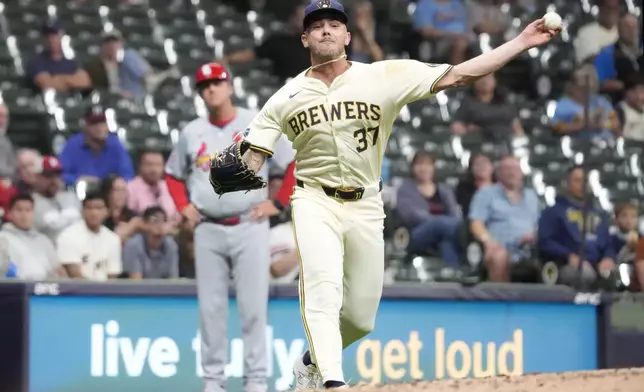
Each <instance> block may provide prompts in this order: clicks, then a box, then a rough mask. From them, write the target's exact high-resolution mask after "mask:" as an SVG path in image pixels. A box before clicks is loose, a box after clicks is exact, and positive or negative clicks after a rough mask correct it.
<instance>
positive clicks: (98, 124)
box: [60, 105, 134, 186]
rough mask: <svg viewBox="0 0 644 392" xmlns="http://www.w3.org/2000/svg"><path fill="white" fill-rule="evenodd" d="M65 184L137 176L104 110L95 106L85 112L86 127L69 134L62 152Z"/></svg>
mask: <svg viewBox="0 0 644 392" xmlns="http://www.w3.org/2000/svg"><path fill="white" fill-rule="evenodd" d="M60 161H61V162H62V166H63V180H64V181H65V184H66V185H68V186H70V185H74V184H75V183H76V182H77V181H78V180H87V181H98V180H102V179H103V178H105V177H107V176H108V175H110V174H116V175H119V176H121V177H123V178H124V179H125V180H126V181H129V180H131V179H132V177H134V169H133V166H132V159H131V158H130V155H129V154H128V152H127V151H126V150H125V147H123V144H121V141H120V140H119V138H118V136H117V135H116V134H114V133H112V132H110V131H109V128H108V126H107V119H106V117H105V111H104V109H103V108H102V107H101V106H98V105H93V106H91V107H89V108H88V110H87V112H86V114H85V130H84V131H83V132H79V133H77V134H76V135H74V136H72V137H70V138H69V139H68V140H67V144H65V147H64V148H63V151H62V152H61V153H60Z"/></svg>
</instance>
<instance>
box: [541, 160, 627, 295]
mask: <svg viewBox="0 0 644 392" xmlns="http://www.w3.org/2000/svg"><path fill="white" fill-rule="evenodd" d="M584 196H585V195H584V169H583V168H581V167H573V168H571V169H570V170H569V172H568V178H567V182H566V193H565V194H564V195H560V196H557V199H556V202H555V204H554V205H553V206H551V207H548V208H546V209H545V210H544V211H543V213H542V215H541V219H540V220H539V238H538V245H537V247H538V250H539V255H540V257H541V259H542V260H544V261H552V262H554V263H556V264H557V265H558V266H559V282H560V283H563V284H567V285H572V286H574V285H575V283H576V282H577V278H578V272H579V269H580V267H581V283H582V284H583V285H585V286H587V285H591V284H593V283H594V282H595V281H596V280H597V271H599V272H600V273H602V274H605V273H609V272H610V271H612V270H613V268H614V267H615V261H614V260H615V253H614V251H613V248H612V246H611V238H610V235H609V232H608V219H607V217H606V216H605V214H604V213H603V212H602V211H601V210H600V209H598V208H592V209H589V210H588V212H587V216H586V218H585V221H586V224H585V226H586V228H585V229H584V216H583V208H584V205H583V204H584V203H583V200H584ZM584 237H585V238H586V245H585V254H584V255H581V254H579V252H580V248H581V242H582V239H583V238H584ZM580 265H581V266H580Z"/></svg>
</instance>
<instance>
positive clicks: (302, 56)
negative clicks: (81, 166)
mask: <svg viewBox="0 0 644 392" xmlns="http://www.w3.org/2000/svg"><path fill="white" fill-rule="evenodd" d="M305 8H306V4H304V3H303V2H302V3H299V4H297V5H296V6H295V7H294V8H293V11H292V12H291V14H290V16H289V20H288V22H287V24H286V26H285V27H284V28H283V29H280V30H278V31H274V32H271V33H270V34H269V35H268V37H267V38H266V39H265V40H264V42H262V44H261V45H259V46H258V47H256V48H255V49H254V50H253V49H248V50H244V51H240V52H236V53H231V54H230V55H228V56H227V57H226V58H224V59H222V61H221V62H222V63H245V62H249V61H253V60H255V59H256V58H265V59H269V60H270V61H271V62H272V63H273V74H274V75H275V76H277V77H278V78H279V79H280V83H284V82H285V81H286V80H287V79H289V78H293V77H295V76H297V75H298V74H299V73H301V72H302V71H304V70H305V69H307V68H309V66H310V61H309V51H308V50H307V49H306V48H304V47H303V46H302V20H304V9H305Z"/></svg>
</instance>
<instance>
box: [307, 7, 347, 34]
mask: <svg viewBox="0 0 644 392" xmlns="http://www.w3.org/2000/svg"><path fill="white" fill-rule="evenodd" d="M323 18H332V19H336V20H339V21H340V22H342V23H344V24H347V22H348V21H349V18H348V17H347V14H346V12H344V6H342V4H340V3H338V2H337V1H335V0H317V1H314V2H313V3H311V4H309V5H308V6H307V7H306V9H305V10H304V21H303V22H302V25H303V26H302V27H304V30H306V29H308V28H309V26H310V25H311V23H313V22H314V21H316V20H320V19H323Z"/></svg>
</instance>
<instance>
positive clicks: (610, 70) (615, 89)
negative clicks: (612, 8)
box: [594, 14, 642, 102]
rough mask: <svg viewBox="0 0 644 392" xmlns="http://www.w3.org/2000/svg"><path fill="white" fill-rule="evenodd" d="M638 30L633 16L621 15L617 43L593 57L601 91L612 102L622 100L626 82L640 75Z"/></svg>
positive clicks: (640, 49) (640, 50) (640, 61)
mask: <svg viewBox="0 0 644 392" xmlns="http://www.w3.org/2000/svg"><path fill="white" fill-rule="evenodd" d="M639 30H640V27H639V21H638V20H637V17H636V16H635V15H633V14H625V15H623V16H622V17H621V19H620V21H619V26H618V31H619V39H618V41H617V43H616V44H614V45H609V46H607V47H605V48H604V49H603V50H602V51H601V52H599V54H598V55H597V57H595V62H594V63H595V68H596V69H597V76H598V78H599V83H600V85H601V90H602V92H605V93H607V94H610V95H611V97H612V98H613V102H619V100H621V99H622V97H623V90H624V83H625V82H626V80H627V79H628V78H629V77H631V76H632V75H634V74H640V73H641V67H642V65H641V64H642V40H641V38H640V31H639Z"/></svg>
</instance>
